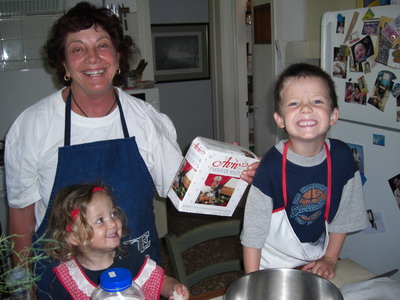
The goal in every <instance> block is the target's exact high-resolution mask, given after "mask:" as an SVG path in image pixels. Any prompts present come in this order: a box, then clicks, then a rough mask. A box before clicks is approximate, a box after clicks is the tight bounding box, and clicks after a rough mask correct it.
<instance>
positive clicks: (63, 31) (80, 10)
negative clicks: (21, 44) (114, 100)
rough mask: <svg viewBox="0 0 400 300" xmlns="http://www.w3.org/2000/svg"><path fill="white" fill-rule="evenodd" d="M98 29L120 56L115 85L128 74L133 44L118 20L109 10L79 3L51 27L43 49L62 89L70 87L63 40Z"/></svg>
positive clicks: (86, 3)
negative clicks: (65, 78)
mask: <svg viewBox="0 0 400 300" xmlns="http://www.w3.org/2000/svg"><path fill="white" fill-rule="evenodd" d="M93 26H95V27H97V26H99V27H101V28H102V29H103V30H104V31H106V32H107V33H108V34H109V35H110V37H111V41H112V43H113V45H114V47H115V49H116V51H117V53H118V54H119V68H120V70H121V73H120V74H118V75H117V76H116V77H115V81H118V82H121V81H122V80H123V78H124V77H126V75H127V74H128V72H129V70H130V67H129V59H130V58H131V56H132V53H133V50H132V46H133V41H132V38H131V37H130V36H127V35H124V33H123V29H122V26H121V23H120V20H119V19H118V17H117V16H116V15H115V14H114V13H113V12H112V11H110V10H109V9H107V8H104V7H96V6H94V5H92V4H90V3H88V2H80V3H78V4H77V5H76V6H75V7H73V8H71V9H70V10H69V11H67V12H66V13H65V14H64V15H63V16H61V17H60V18H59V19H58V20H57V21H56V22H55V23H54V25H53V27H52V29H51V32H50V38H49V39H48V40H47V42H46V44H45V45H44V51H45V54H46V56H47V62H48V63H49V65H50V66H51V67H53V68H54V69H55V70H56V73H57V77H58V80H59V81H60V83H61V84H63V85H70V84H71V81H65V80H64V75H65V68H64V65H63V63H64V62H65V40H66V37H67V35H68V34H69V33H74V32H78V31H81V30H85V29H89V28H91V27H93Z"/></svg>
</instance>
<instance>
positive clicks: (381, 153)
mask: <svg viewBox="0 0 400 300" xmlns="http://www.w3.org/2000/svg"><path fill="white" fill-rule="evenodd" d="M367 11H368V8H362V9H358V10H347V11H337V12H328V13H326V14H324V16H323V20H322V37H321V38H322V45H321V51H322V53H321V66H322V68H323V69H324V70H325V71H326V72H328V73H329V74H330V75H333V66H334V64H333V63H334V48H335V47H340V46H341V45H347V46H349V47H351V46H352V45H355V43H356V42H354V43H353V44H351V43H350V42H345V39H346V36H347V32H348V31H349V27H350V26H351V23H352V19H353V16H354V14H355V13H358V18H357V21H356V22H354V24H353V25H354V27H353V29H352V30H350V31H349V33H350V34H352V36H351V38H354V36H357V34H358V38H359V39H360V40H362V39H363V38H365V37H366V35H364V34H362V33H363V25H364V21H363V17H364V15H365V14H366V13H367ZM371 11H372V12H373V14H374V18H381V17H386V18H391V19H394V18H396V17H398V16H399V15H400V6H399V5H391V6H381V7H371ZM339 14H340V15H341V17H344V18H345V27H344V31H343V33H341V34H340V33H336V30H337V25H338V15H339ZM356 15H357V14H356ZM353 33H355V34H353ZM370 38H371V41H372V43H373V45H376V43H377V42H379V41H378V39H379V37H378V35H371V36H370ZM374 51H378V49H377V48H376V47H374ZM372 57H373V56H371V58H372ZM350 63H354V61H352V62H350V61H349V60H348V61H347V74H346V76H345V78H339V77H333V76H332V78H333V80H334V82H335V85H336V91H337V94H338V98H339V99H338V100H339V109H340V120H339V122H338V123H337V124H336V125H335V126H333V127H332V128H331V129H330V133H329V136H330V137H333V138H338V139H341V140H343V141H344V142H347V143H351V144H356V145H360V146H362V148H363V153H362V161H363V171H364V175H365V177H366V182H365V185H364V195H365V200H366V205H367V209H371V210H372V212H373V214H374V216H375V219H376V221H377V229H372V227H370V228H367V229H366V230H364V231H361V232H358V233H355V234H350V235H349V236H348V237H347V240H346V243H345V245H344V248H343V250H342V253H341V256H342V257H350V258H351V259H353V260H355V261H357V262H358V263H360V264H362V265H363V266H365V267H367V268H368V269H370V270H371V271H373V272H375V273H376V274H379V273H383V272H386V271H389V270H392V269H395V268H398V269H400V251H399V249H400V239H399V228H400V209H399V207H398V206H397V203H396V200H395V197H394V195H393V191H392V187H391V186H390V184H389V180H390V179H391V178H393V177H394V176H396V175H398V174H400V158H399V154H400V122H397V120H396V113H397V111H398V110H400V108H399V107H398V106H397V103H396V99H395V97H394V96H393V95H392V94H390V95H389V97H387V102H386V106H385V107H384V110H383V111H381V110H380V109H378V108H376V107H375V106H373V105H371V104H368V102H367V101H366V103H365V104H358V103H351V102H346V101H345V87H346V83H348V82H352V83H358V80H359V79H360V78H362V77H364V81H365V82H366V85H367V88H368V94H367V97H366V100H368V98H369V97H370V96H371V94H372V92H373V88H374V85H375V80H376V78H377V76H378V74H379V72H382V71H389V72H392V73H393V74H394V75H395V77H396V78H392V81H393V84H396V83H399V82H400V71H399V69H398V68H397V69H396V68H391V67H390V66H386V65H383V64H381V63H376V64H372V68H371V72H370V73H364V71H363V72H354V71H351V69H350ZM371 63H372V61H371ZM374 135H378V136H381V137H383V138H384V145H377V144H376V143H374ZM375 142H376V139H375ZM392 278H394V279H400V272H398V273H397V274H395V275H394V276H392Z"/></svg>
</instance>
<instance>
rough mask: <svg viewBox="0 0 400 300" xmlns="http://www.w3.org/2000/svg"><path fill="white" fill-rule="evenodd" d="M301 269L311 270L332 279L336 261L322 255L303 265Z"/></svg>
mask: <svg viewBox="0 0 400 300" xmlns="http://www.w3.org/2000/svg"><path fill="white" fill-rule="evenodd" d="M301 270H302V271H308V270H309V271H311V273H313V274H317V275H318V276H321V277H322V278H326V279H332V278H333V277H335V270H336V261H334V260H333V259H331V258H328V257H322V258H320V259H319V260H316V261H313V262H311V263H309V264H307V265H305V266H304V267H303V268H302V269H301Z"/></svg>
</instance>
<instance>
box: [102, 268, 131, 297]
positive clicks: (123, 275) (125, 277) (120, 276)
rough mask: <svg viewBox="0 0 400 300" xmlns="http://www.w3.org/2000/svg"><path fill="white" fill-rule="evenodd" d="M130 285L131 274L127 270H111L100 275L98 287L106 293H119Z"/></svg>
mask: <svg viewBox="0 0 400 300" xmlns="http://www.w3.org/2000/svg"><path fill="white" fill-rule="evenodd" d="M131 285H132V274H131V272H130V271H129V270H128V269H124V268H113V269H109V270H106V271H104V272H103V273H101V275H100V287H101V288H102V289H103V290H104V291H106V292H120V291H123V290H126V289H127V288H129V287H130V286H131Z"/></svg>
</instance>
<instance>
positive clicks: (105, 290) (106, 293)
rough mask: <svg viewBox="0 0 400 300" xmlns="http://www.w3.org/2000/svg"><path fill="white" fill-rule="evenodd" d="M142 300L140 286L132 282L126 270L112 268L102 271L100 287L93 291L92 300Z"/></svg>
mask: <svg viewBox="0 0 400 300" xmlns="http://www.w3.org/2000/svg"><path fill="white" fill-rule="evenodd" d="M106 299H107V300H116V299H130V300H144V294H143V291H142V289H141V288H140V286H138V285H137V284H136V283H135V282H133V281H132V274H131V272H130V271H129V270H128V269H124V268H113V269H109V270H106V271H104V272H103V273H102V274H101V276H100V285H99V286H98V287H97V288H96V289H95V290H94V291H93V294H92V300H106Z"/></svg>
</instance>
